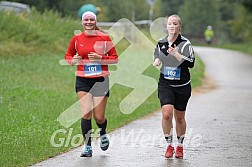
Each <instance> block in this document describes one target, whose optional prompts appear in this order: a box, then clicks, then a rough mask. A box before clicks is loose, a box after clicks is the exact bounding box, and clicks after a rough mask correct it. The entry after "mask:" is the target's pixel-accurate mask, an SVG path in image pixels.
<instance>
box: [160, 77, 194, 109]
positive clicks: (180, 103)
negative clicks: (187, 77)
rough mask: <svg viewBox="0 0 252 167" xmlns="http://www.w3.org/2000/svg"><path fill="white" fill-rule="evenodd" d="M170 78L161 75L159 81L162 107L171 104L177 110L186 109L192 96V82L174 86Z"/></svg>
mask: <svg viewBox="0 0 252 167" xmlns="http://www.w3.org/2000/svg"><path fill="white" fill-rule="evenodd" d="M168 82H169V81H168V80H166V79H164V78H162V77H160V79H159V83H158V98H159V100H160V104H161V107H162V106H163V105H166V104H171V105H173V106H174V108H175V109H176V110H179V111H185V110H186V106H187V103H188V100H189V98H190V97H191V84H190V83H189V84H187V85H184V86H179V87H173V86H170V85H169V84H168Z"/></svg>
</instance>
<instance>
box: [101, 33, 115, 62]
mask: <svg viewBox="0 0 252 167" xmlns="http://www.w3.org/2000/svg"><path fill="white" fill-rule="evenodd" d="M105 46H106V55H102V61H103V62H104V63H105V64H115V63H117V62H118V55H117V52H116V49H115V47H114V44H113V43H112V41H111V39H110V38H108V41H106V44H105Z"/></svg>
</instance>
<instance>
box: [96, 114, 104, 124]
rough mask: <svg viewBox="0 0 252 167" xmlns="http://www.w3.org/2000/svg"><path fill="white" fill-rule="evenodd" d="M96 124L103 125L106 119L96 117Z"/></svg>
mask: <svg viewBox="0 0 252 167" xmlns="http://www.w3.org/2000/svg"><path fill="white" fill-rule="evenodd" d="M94 119H95V122H96V123H98V124H102V123H104V121H105V117H102V116H99V117H95V118H94Z"/></svg>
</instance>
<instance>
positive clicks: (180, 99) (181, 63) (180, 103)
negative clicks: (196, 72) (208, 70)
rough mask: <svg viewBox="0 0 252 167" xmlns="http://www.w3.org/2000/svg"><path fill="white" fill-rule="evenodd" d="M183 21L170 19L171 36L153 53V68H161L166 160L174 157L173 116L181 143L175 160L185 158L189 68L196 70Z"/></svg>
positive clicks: (169, 34) (175, 18)
mask: <svg viewBox="0 0 252 167" xmlns="http://www.w3.org/2000/svg"><path fill="white" fill-rule="evenodd" d="M181 28H182V22H181V19H180V17H179V16H178V15H175V14H174V15H171V16H169V17H168V20H167V30H168V36H166V37H164V38H162V39H160V40H159V41H158V44H157V46H156V48H155V50H154V62H153V66H159V65H161V64H162V66H161V69H160V78H159V82H158V97H159V100H160V104H161V110H162V128H163V133H164V137H165V140H166V141H167V144H168V146H167V149H166V152H165V157H166V158H171V157H173V154H174V145H173V122H172V120H173V116H174V118H175V123H176V134H177V139H178V144H177V147H176V151H175V157H176V158H183V141H184V138H185V133H186V120H185V111H186V106H187V103H188V100H189V98H190V97H191V84H190V81H191V80H190V72H189V68H193V67H194V61H195V58H194V51H193V47H192V45H191V43H190V41H189V40H188V39H187V38H185V37H184V36H182V35H181Z"/></svg>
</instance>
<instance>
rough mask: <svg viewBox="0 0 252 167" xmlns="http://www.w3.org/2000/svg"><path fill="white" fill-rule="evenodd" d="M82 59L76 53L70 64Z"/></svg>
mask: <svg viewBox="0 0 252 167" xmlns="http://www.w3.org/2000/svg"><path fill="white" fill-rule="evenodd" d="M81 60H82V57H81V56H79V55H78V53H77V54H76V55H74V57H73V60H72V64H76V63H78V62H80V61H81Z"/></svg>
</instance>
